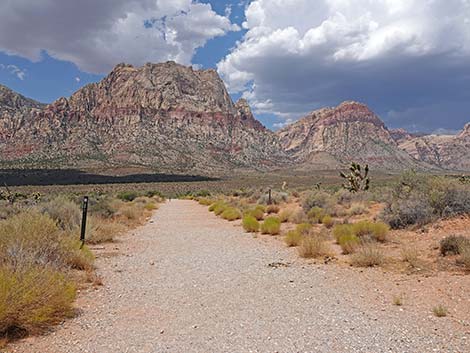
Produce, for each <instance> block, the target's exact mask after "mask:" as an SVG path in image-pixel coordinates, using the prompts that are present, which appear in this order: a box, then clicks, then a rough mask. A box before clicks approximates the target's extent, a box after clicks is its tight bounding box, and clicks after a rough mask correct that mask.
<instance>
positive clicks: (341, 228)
mask: <svg viewBox="0 0 470 353" xmlns="http://www.w3.org/2000/svg"><path fill="white" fill-rule="evenodd" d="M352 235H355V234H354V232H353V229H352V227H351V224H336V225H335V226H334V227H333V237H334V238H335V240H336V242H337V243H338V244H339V239H340V238H341V237H342V236H352Z"/></svg>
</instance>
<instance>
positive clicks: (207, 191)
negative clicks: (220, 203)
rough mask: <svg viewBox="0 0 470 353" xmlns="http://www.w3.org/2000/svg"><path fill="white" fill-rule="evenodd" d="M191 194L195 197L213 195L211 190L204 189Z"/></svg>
mask: <svg viewBox="0 0 470 353" xmlns="http://www.w3.org/2000/svg"><path fill="white" fill-rule="evenodd" d="M191 195H192V196H194V197H208V196H211V192H210V191H209V190H205V189H202V190H198V191H196V192H192V193H191Z"/></svg>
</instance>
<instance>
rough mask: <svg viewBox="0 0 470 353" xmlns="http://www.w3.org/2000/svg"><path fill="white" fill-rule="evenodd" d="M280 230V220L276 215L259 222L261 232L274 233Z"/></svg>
mask: <svg viewBox="0 0 470 353" xmlns="http://www.w3.org/2000/svg"><path fill="white" fill-rule="evenodd" d="M280 231H281V221H280V219H279V218H277V217H268V218H266V219H265V220H264V222H263V223H262V224H261V233H263V234H271V235H276V234H279V232H280Z"/></svg>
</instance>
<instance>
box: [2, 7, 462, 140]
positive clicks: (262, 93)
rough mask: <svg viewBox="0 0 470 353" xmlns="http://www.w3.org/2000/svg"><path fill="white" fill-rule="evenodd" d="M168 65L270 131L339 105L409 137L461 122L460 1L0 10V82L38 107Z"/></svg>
mask: <svg viewBox="0 0 470 353" xmlns="http://www.w3.org/2000/svg"><path fill="white" fill-rule="evenodd" d="M167 60H175V61H177V62H179V63H182V64H186V65H190V64H192V65H195V66H198V67H204V68H208V67H216V68H217V70H218V71H219V73H220V75H221V76H222V78H223V79H224V81H225V82H226V84H227V87H228V88H229V90H230V93H231V94H232V95H233V97H234V98H235V99H236V98H238V97H240V96H244V97H246V98H247V99H248V100H249V102H250V103H251V105H252V107H253V109H254V111H255V114H256V116H257V117H258V118H259V119H260V120H261V121H262V122H263V123H265V125H267V126H268V127H271V128H277V127H280V126H282V125H283V124H286V123H288V122H290V121H293V120H295V119H298V118H299V117H301V116H303V115H304V114H305V113H307V112H309V111H311V110H314V109H318V108H320V107H324V106H334V105H337V104H339V103H340V102H342V101H344V100H358V101H361V102H364V103H366V104H368V105H369V106H370V107H371V108H372V109H373V110H374V111H375V112H376V113H377V114H379V115H380V116H381V118H382V119H383V120H384V121H385V122H386V123H387V125H388V126H389V127H393V128H396V127H403V128H406V129H408V130H411V131H421V132H433V131H440V132H446V131H455V130H459V129H461V128H462V126H463V125H464V124H465V123H466V122H469V121H470V0H251V1H250V0H212V1H195V0H81V1H76V0H3V1H1V2H0V83H2V84H4V85H7V86H9V87H11V88H13V89H14V90H16V91H18V92H20V93H22V94H24V95H27V96H29V97H32V98H35V99H37V100H40V101H43V102H51V101H53V100H54V99H56V98H58V97H60V96H69V95H70V94H71V93H73V92H74V91H75V90H77V89H78V88H80V87H81V86H83V85H84V84H87V83H89V82H94V81H97V80H99V79H101V78H102V77H103V76H104V75H105V74H106V73H107V72H109V71H110V70H111V69H112V67H113V66H114V65H115V64H117V63H120V62H128V63H131V64H134V65H142V64H144V63H145V62H161V61H167Z"/></svg>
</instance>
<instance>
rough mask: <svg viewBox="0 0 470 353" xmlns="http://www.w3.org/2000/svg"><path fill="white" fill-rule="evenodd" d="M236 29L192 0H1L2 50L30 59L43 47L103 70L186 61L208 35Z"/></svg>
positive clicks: (85, 67)
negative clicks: (168, 61) (119, 65)
mask: <svg viewBox="0 0 470 353" xmlns="http://www.w3.org/2000/svg"><path fill="white" fill-rule="evenodd" d="M235 30H239V28H238V26H237V25H235V24H232V23H231V22H230V20H229V19H228V18H227V17H226V16H221V15H218V14H217V13H216V12H214V11H213V10H212V8H211V6H210V5H209V4H204V3H199V2H197V1H193V0H100V1H96V0H80V1H76V0H35V1H31V0H15V1H1V2H0V51H3V52H6V53H8V54H15V55H20V56H23V57H26V58H29V59H31V60H33V61H38V60H40V59H41V56H42V52H43V51H47V53H48V54H49V55H51V56H53V57H55V58H57V59H62V60H67V61H71V62H73V63H75V64H76V65H77V66H78V67H79V68H80V69H82V70H84V71H87V72H93V73H103V72H106V71H108V70H109V69H110V68H112V67H113V66H114V65H115V64H117V63H119V62H123V61H124V62H128V63H131V64H135V65H141V64H144V63H145V62H148V61H152V62H160V61H166V60H175V61H178V62H180V63H183V64H190V63H191V59H192V57H193V55H194V53H195V50H196V49H197V48H199V47H201V46H203V45H204V44H205V43H206V42H207V41H208V40H209V39H211V38H214V37H217V36H222V35H224V34H226V33H227V32H228V31H235Z"/></svg>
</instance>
